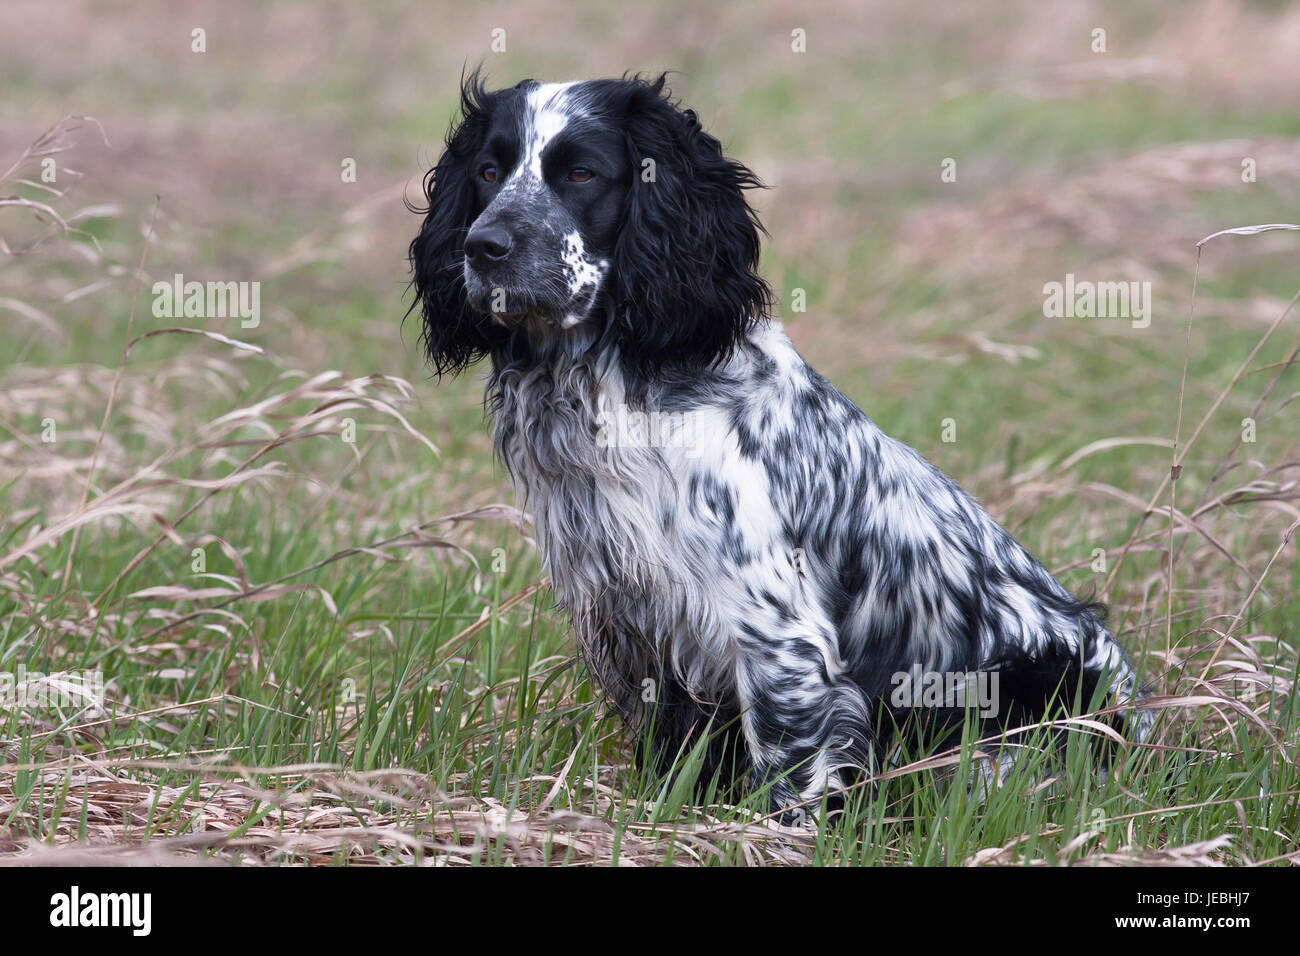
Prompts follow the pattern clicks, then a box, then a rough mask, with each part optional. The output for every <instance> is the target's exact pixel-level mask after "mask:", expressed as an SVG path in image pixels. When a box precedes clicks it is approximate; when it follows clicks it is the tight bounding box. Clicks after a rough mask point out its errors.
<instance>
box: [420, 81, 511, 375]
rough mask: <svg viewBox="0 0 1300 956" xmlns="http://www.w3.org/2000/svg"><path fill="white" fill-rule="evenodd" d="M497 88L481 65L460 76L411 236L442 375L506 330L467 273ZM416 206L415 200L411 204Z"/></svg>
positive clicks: (427, 328) (427, 327) (430, 341)
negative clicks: (480, 159) (475, 294)
mask: <svg viewBox="0 0 1300 956" xmlns="http://www.w3.org/2000/svg"><path fill="white" fill-rule="evenodd" d="M491 100H492V94H489V93H487V92H486V91H485V90H484V88H483V84H482V81H481V80H480V79H479V74H478V71H477V70H475V71H474V72H473V73H471V74H470V75H469V77H467V78H465V79H464V80H463V81H462V83H461V94H460V110H461V121H460V123H459V124H456V123H453V124H452V127H451V129H450V130H449V131H448V133H447V140H446V147H447V148H446V150H445V151H444V152H443V154H442V157H441V158H440V159H439V160H438V163H437V165H436V166H434V168H433V169H431V170H429V172H428V174H427V175H426V176H425V177H424V195H425V198H426V199H427V200H428V205H427V207H425V208H423V209H420V208H415V207H411V209H412V211H413V212H418V213H424V225H423V227H422V228H421V229H420V234H419V235H418V236H416V237H415V239H413V240H412V241H411V247H410V260H411V285H412V287H414V289H415V301H414V302H413V303H412V304H411V308H410V310H408V312H407V314H408V315H409V314H410V312H411V311H414V310H415V309H416V308H417V307H418V308H419V310H420V313H421V317H422V319H423V326H424V328H423V339H424V345H425V348H426V351H427V352H428V359H429V362H430V364H431V365H433V367H434V369H435V371H436V372H437V373H438V375H443V374H445V373H448V372H450V373H451V374H452V375H455V374H456V373H457V372H460V371H462V370H463V369H464V368H466V367H467V366H469V365H472V364H474V363H475V362H477V361H478V360H479V359H481V358H483V357H484V356H485V355H487V354H488V352H489V350H490V349H491V347H492V345H493V343H494V342H495V340H496V337H497V336H498V335H499V334H500V333H499V330H498V329H496V328H494V327H493V326H492V324H491V321H490V320H489V319H487V318H486V317H484V316H482V315H479V314H478V313H477V312H475V311H474V310H472V309H470V308H469V306H468V304H467V302H466V298H465V279H464V275H463V271H462V270H463V264H464V257H465V252H464V246H465V236H466V234H467V233H468V232H469V227H470V225H471V223H472V222H473V218H474V214H475V208H474V205H475V191H474V182H473V178H472V171H471V169H470V164H471V163H472V162H473V160H474V157H475V155H476V154H477V153H478V151H479V149H480V148H481V147H482V145H483V137H484V136H485V135H486V133H487V128H488V122H489V119H488V114H489V111H490V108H491ZM408 206H409V204H408Z"/></svg>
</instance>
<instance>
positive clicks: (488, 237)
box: [465, 226, 514, 269]
mask: <svg viewBox="0 0 1300 956" xmlns="http://www.w3.org/2000/svg"><path fill="white" fill-rule="evenodd" d="M512 245H514V240H513V238H512V237H511V235H510V232H509V231H508V230H506V229H505V228H503V227H501V226H480V227H477V228H474V229H471V230H470V232H469V235H468V236H466V237H465V258H466V259H468V260H469V264H470V265H472V266H474V267H475V268H476V269H481V268H483V267H484V266H490V265H494V264H496V263H498V262H501V261H502V260H504V259H505V258H506V257H507V256H509V255H510V247H511V246H512Z"/></svg>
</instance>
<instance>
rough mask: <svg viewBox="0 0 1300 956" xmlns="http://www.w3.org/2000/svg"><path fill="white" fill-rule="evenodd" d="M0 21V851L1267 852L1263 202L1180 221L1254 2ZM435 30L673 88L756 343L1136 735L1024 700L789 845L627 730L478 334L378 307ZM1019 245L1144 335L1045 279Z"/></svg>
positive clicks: (478, 51)
mask: <svg viewBox="0 0 1300 956" xmlns="http://www.w3.org/2000/svg"><path fill="white" fill-rule="evenodd" d="M1098 30H1101V31H1103V32H1102V34H1101V35H1100V40H1101V46H1102V48H1101V49H1098V43H1099V35H1098V33H1097V32H1096V31H1098ZM195 31H200V33H199V34H196V32H195ZM0 37H3V38H4V39H2V40H0V88H2V89H3V90H4V95H3V96H2V97H0V334H3V337H4V341H6V342H7V343H8V345H7V346H6V347H5V348H4V349H3V351H2V352H0V863H15V862H59V863H74V862H133V863H157V862H209V863H230V864H239V865H278V864H310V865H392V864H425V865H429V864H436V865H453V866H465V865H489V864H513V865H535V864H537V865H540V864H572V865H592V864H596V865H809V864H814V865H858V864H875V865H885V864H888V865H898V864H918V865H945V866H947V865H953V866H959V865H1034V866H1048V865H1111V864H1115V865H1127V864H1140V865H1150V866H1162V865H1187V864H1200V865H1204V864H1211V863H1215V864H1228V865H1263V864H1281V863H1288V862H1289V863H1295V862H1298V861H1300V769H1298V768H1297V763H1296V758H1297V749H1298V746H1297V745H1298V744H1300V714H1298V713H1297V698H1296V680H1297V666H1298V664H1297V647H1298V646H1300V561H1297V540H1296V531H1297V529H1298V528H1300V484H1297V479H1298V477H1300V411H1298V408H1300V405H1297V402H1296V399H1297V397H1298V396H1300V371H1297V369H1296V368H1295V363H1296V360H1297V356H1300V315H1297V310H1296V308H1295V302H1296V297H1297V296H1298V295H1300V270H1298V269H1297V263H1300V231H1294V230H1288V229H1271V230H1267V231H1258V232H1249V231H1238V232H1230V233H1228V234H1225V235H1217V236H1216V237H1215V238H1213V239H1210V240H1209V241H1208V242H1205V243H1204V244H1202V245H1198V243H1199V242H1200V241H1201V240H1203V239H1205V238H1206V237H1209V236H1211V235H1213V234H1216V233H1220V232H1222V231H1224V230H1234V229H1236V230H1240V229H1241V227H1249V226H1255V225H1259V224H1288V223H1294V222H1297V221H1300V212H1298V210H1300V202H1298V201H1300V112H1297V111H1296V110H1295V108H1294V104H1295V103H1297V102H1300V69H1298V68H1297V66H1296V58H1295V49H1296V48H1297V44H1298V43H1300V10H1296V9H1294V8H1291V7H1289V6H1288V5H1286V4H1283V3H1274V2H1263V0H1189V2H1186V3H1163V4H1158V3H1145V2H1144V3H1110V2H1093V3H1077V4H1068V5H1064V4H1035V3H1028V2H1011V3H992V2H987V3H985V2H980V3H967V4H935V5H922V4H916V3H909V2H900V0H877V2H870V3H862V2H850V0H825V2H819V3H815V4H810V5H795V4H790V3H785V2H782V0H762V2H756V3H746V4H739V3H736V4H725V5H719V6H710V5H705V4H699V3H688V2H680V0H656V2H654V3H646V4H637V5H633V6H630V7H626V8H615V7H612V6H604V5H590V6H586V7H582V8H576V7H574V6H572V5H569V4H557V3H529V4H523V3H516V2H508V3H490V4H479V5H474V6H469V5H460V4H455V5H453V4H446V3H441V2H440V3H433V4H416V3H404V2H397V0H381V2H378V3H374V4H366V5H365V6H364V7H353V6H349V5H345V4H335V3H325V4H307V3H294V2H255V0H232V2H225V3H218V2H201V3H194V4H188V5H185V6H184V7H180V8H175V7H172V6H168V7H167V8H166V9H163V8H157V9H155V8H153V7H151V6H149V5H138V6H133V7H130V8H126V7H123V8H113V9H112V10H111V11H109V10H108V9H107V8H104V7H102V6H100V5H97V4H93V3H90V2H88V0H87V2H81V0H57V2H41V0H8V2H6V3H5V4H4V5H3V7H0ZM200 38H201V44H200ZM801 41H802V42H801ZM196 45H201V46H202V49H201V50H199V49H197V48H196ZM480 61H481V62H482V63H483V66H484V70H485V72H486V73H487V75H488V76H489V78H490V80H491V81H492V83H493V84H494V85H507V84H513V83H515V82H517V81H518V80H519V79H522V78H524V77H529V76H532V77H538V78H542V79H548V80H558V79H571V78H581V77H587V76H605V75H619V74H622V73H623V72H624V71H643V72H652V73H653V72H659V71H662V70H675V71H677V72H676V73H674V74H673V75H672V76H671V86H672V87H673V90H674V92H675V94H676V95H677V96H678V97H680V98H681V99H682V100H683V101H684V102H685V103H686V104H688V105H690V106H691V107H693V108H695V109H696V110H697V111H698V112H699V114H700V115H701V117H703V119H704V121H705V125H706V126H707V127H708V128H710V129H711V130H712V131H713V132H714V133H715V134H716V135H717V136H719V137H720V138H721V139H722V141H723V142H724V143H725V144H726V147H727V150H728V153H729V155H732V156H734V157H736V158H738V159H740V160H742V161H743V162H745V163H746V164H747V165H749V166H750V167H751V168H753V169H754V171H755V172H756V173H757V174H758V175H759V176H760V177H761V178H762V179H763V180H764V181H765V182H766V183H767V184H768V185H769V186H770V188H769V189H767V190H765V191H763V192H762V193H761V194H759V195H757V196H755V197H754V200H755V202H756V204H757V206H758V207H759V208H760V211H761V214H762V217H763V219H764V222H765V224H766V226H767V228H768V230H769V232H770V237H769V239H768V240H767V241H766V243H765V248H764V260H763V266H764V272H765V274H766V275H767V276H768V278H769V279H770V281H771V283H772V285H773V288H774V289H775V290H776V292H777V297H778V300H779V305H778V315H779V317H780V318H781V320H782V321H783V322H784V323H785V325H786V328H787V331H788V333H789V334H790V336H791V338H792V339H793V340H794V342H795V344H796V346H797V347H798V348H799V350H800V351H801V352H802V353H803V354H804V355H805V356H806V357H807V358H808V359H809V361H810V362H811V363H812V364H813V365H814V366H815V367H817V368H818V369H819V370H820V371H821V372H822V373H823V374H824V375H826V376H827V377H828V378H830V379H831V380H832V381H833V382H834V383H835V384H836V385H837V386H838V387H839V388H840V389H841V390H842V391H844V392H845V394H847V395H848V396H849V397H850V398H852V399H853V400H854V401H855V402H856V403H857V404H858V405H859V406H860V407H861V408H863V409H864V410H865V411H866V412H867V413H868V414H869V415H870V416H871V417H872V418H873V419H874V420H875V421H876V422H877V423H878V424H880V425H881V427H882V428H884V429H885V430H886V431H887V432H889V433H890V434H892V435H894V436H896V437H898V438H900V439H902V440H903V441H906V442H907V443H908V444H910V445H912V446H913V447H915V448H917V449H918V450H919V451H920V452H921V453H922V454H923V455H924V456H925V457H926V458H928V459H929V460H930V461H932V462H933V463H934V464H935V465H937V466H938V467H939V468H941V469H942V470H943V471H945V472H946V473H947V474H949V475H950V476H952V477H953V478H954V479H955V480H957V481H958V483H959V484H961V485H962V486H963V487H965V488H966V489H967V490H968V491H970V492H971V493H972V494H973V495H974V496H975V497H976V498H977V499H978V500H979V501H980V502H981V503H982V504H983V505H984V506H985V507H986V508H988V509H989V510H990V511H991V512H992V513H993V514H994V515H995V516H996V517H997V518H998V519H999V520H1000V521H1002V522H1003V523H1004V524H1005V525H1006V526H1007V527H1008V528H1009V529H1010V530H1011V531H1012V533H1013V534H1015V535H1016V536H1017V538H1019V540H1021V541H1022V542H1023V543H1024V544H1025V545H1026V546H1027V547H1028V548H1029V550H1030V551H1031V552H1032V553H1034V554H1035V555H1036V556H1037V557H1038V558H1039V559H1040V560H1041V561H1042V562H1043V563H1044V564H1045V565H1046V566H1047V567H1048V568H1049V569H1051V570H1052V571H1053V572H1054V573H1055V574H1057V575H1058V577H1059V578H1060V579H1061V580H1062V582H1063V583H1065V584H1066V586H1067V587H1069V588H1070V589H1071V590H1072V591H1073V592H1074V593H1076V594H1079V595H1081V596H1085V597H1090V598H1094V599H1096V600H1100V601H1103V602H1105V603H1106V604H1107V605H1108V607H1109V609H1110V623H1111V625H1112V627H1113V629H1114V631H1115V633H1116V634H1117V635H1118V637H1119V639H1120V641H1121V642H1122V643H1123V644H1124V646H1125V647H1126V648H1128V649H1129V650H1130V652H1131V653H1132V655H1133V657H1134V659H1135V661H1136V662H1137V663H1138V664H1139V668H1140V670H1141V672H1142V674H1143V675H1144V677H1145V679H1146V680H1148V682H1149V683H1150V685H1151V686H1152V688H1153V691H1154V696H1153V697H1152V699H1151V701H1150V702H1149V704H1148V705H1149V706H1150V707H1152V708H1154V709H1156V710H1158V711H1159V714H1160V717H1159V723H1158V728H1159V733H1158V736H1157V738H1156V739H1155V740H1154V741H1152V742H1151V743H1149V744H1147V745H1143V746H1125V747H1123V748H1122V751H1121V753H1122V759H1120V760H1119V761H1118V762H1117V764H1116V767H1115V771H1114V773H1112V774H1110V775H1099V774H1098V773H1097V772H1096V768H1095V766H1094V765H1093V763H1092V761H1091V759H1090V754H1091V750H1090V748H1089V746H1088V744H1089V741H1090V740H1092V739H1094V738H1095V736H1096V735H1097V734H1099V733H1103V731H1102V730H1101V729H1099V727H1098V725H1097V724H1096V723H1095V722H1090V721H1088V720H1086V719H1085V720H1076V721H1072V722H1063V723H1060V724H1057V725H1056V726H1055V727H1054V728H1053V727H1040V728H1029V729H1026V730H1025V731H1024V732H1023V733H1021V734H1019V735H1017V736H1016V737H1015V739H1014V740H1013V744H1014V745H1015V746H1017V747H1018V748H1019V749H1020V750H1021V751H1022V752H1023V754H1024V759H1023V760H1022V761H1020V763H1019V764H1018V765H1017V768H1016V770H1015V772H1014V773H1013V774H1012V776H1011V777H1010V778H1009V779H1007V780H1005V781H1003V782H1002V783H1001V784H1000V785H999V786H997V787H996V788H994V789H992V791H991V792H988V793H974V794H973V793H971V792H970V791H969V790H968V788H966V787H964V786H957V785H952V784H951V780H952V779H954V778H956V779H962V778H963V775H965V774H968V773H969V771H970V769H971V768H972V766H976V765H978V764H980V762H981V761H983V760H986V759H988V757H989V755H990V754H992V753H993V750H994V748H995V747H996V746H997V743H998V742H997V741H990V740H974V739H972V740H968V742H967V746H965V747H964V748H963V749H962V750H961V751H960V752H958V753H952V754H942V755H929V756H926V755H918V754H911V753H905V752H902V751H901V750H899V751H897V752H895V753H894V754H893V755H892V759H891V761H890V763H889V766H888V768H887V769H886V770H885V771H884V772H883V773H882V774H881V776H880V778H879V779H877V780H876V781H874V783H873V786H871V787H868V788H863V789H862V790H860V791H859V792H857V793H856V794H855V795H854V796H853V798H852V799H851V800H850V801H849V805H848V807H847V809H846V812H845V813H844V814H842V815H841V816H838V817H835V818H833V819H830V820H828V819H826V818H825V817H821V818H820V819H819V820H817V821H815V822H814V825H813V826H812V827H810V828H800V827H788V826H781V825H779V823H778V822H777V821H775V820H774V819H772V817H771V816H770V815H769V814H767V813H766V810H765V807H764V804H763V800H762V796H763V795H762V794H761V793H760V794H755V793H747V792H743V791H741V792H734V791H729V790H726V789H725V788H722V787H721V786H718V785H716V783H715V782H710V781H702V782H701V781H696V780H695V779H694V774H693V770H694V768H695V764H696V761H695V760H694V757H695V756H696V755H691V754H685V755H683V758H682V767H683V772H682V773H681V774H679V775H678V776H675V777H666V776H662V775H659V774H656V773H654V772H649V771H643V770H640V769H638V768H637V767H636V766H635V762H634V760H633V752H632V745H631V742H630V741H628V740H627V739H625V737H624V736H623V734H622V732H621V728H620V726H619V724H618V722H617V720H615V719H613V718H612V717H611V716H609V715H608V714H607V713H606V711H605V709H604V707H603V705H602V703H601V701H600V698H599V695H598V694H597V693H596V692H595V691H594V690H593V688H592V686H591V685H590V683H589V682H588V680H587V676H586V674H585V672H584V670H583V668H582V667H581V665H580V664H579V663H578V662H577V661H576V660H575V650H574V646H573V644H572V641H571V638H570V635H569V633H568V631H567V627H566V623H565V621H564V619H563V618H562V616H561V615H560V614H558V613H557V612H556V610H555V609H554V606H553V599H552V597H551V594H550V591H549V588H548V584H547V581H546V579H545V575H544V571H543V569H542V567H541V562H540V560H539V558H538V555H537V551H536V547H535V544H534V542H533V540H532V538H531V537H530V528H529V525H528V521H527V516H526V515H525V514H523V513H521V512H520V511H519V510H518V509H517V508H516V505H515V502H514V498H513V493H512V490H511V487H510V485H509V482H508V479H507V477H506V476H505V475H504V473H503V471H502V469H501V468H500V467H499V466H498V465H497V464H496V463H495V462H494V461H493V458H492V454H491V447H490V440H489V436H488V431H487V427H486V424H485V422H484V420H483V412H482V407H481V401H482V376H483V369H481V368H480V369H476V370H473V371H472V372H471V373H470V374H468V375H466V376H464V377H462V378H461V379H458V380H444V381H441V382H439V381H437V380H435V379H434V378H433V377H432V375H431V374H430V372H429V371H428V369H427V368H426V366H425V365H424V362H423V357H422V353H421V347H420V342H419V327H418V317H412V318H411V319H410V320H404V315H405V313H406V310H407V308H408V306H409V305H410V295H409V291H408V289H407V287H406V283H407V281H408V278H409V272H408V269H407V264H406V248H407V244H408V243H409V241H410V239H411V237H412V236H414V234H415V232H416V230H417V228H418V223H419V216H418V215H417V214H415V213H413V212H412V211H410V210H409V209H408V208H407V204H406V201H409V202H410V203H413V204H417V205H418V203H419V202H420V200H421V198H422V197H421V195H420V191H419V187H420V180H421V177H422V176H423V174H424V172H425V171H426V170H427V169H428V167H429V166H430V165H431V164H432V162H433V161H434V160H435V159H436V157H437V155H438V153H439V151H440V148H441V140H442V137H443V135H444V133H445V131H446V129H447V126H448V123H449V122H450V121H451V119H452V118H453V116H454V114H455V109H456V103H457V94H458V83H459V79H460V76H461V73H462V69H463V68H464V67H465V66H466V65H467V64H468V65H469V66H473V65H474V64H476V63H478V62H480ZM177 276H181V277H183V279H182V280H181V281H182V287H183V283H184V282H189V281H194V282H200V283H208V282H215V283H223V284H224V283H236V284H239V283H256V284H257V286H256V288H257V290H258V299H257V306H258V307H257V309H256V314H253V310H251V309H250V310H248V314H245V315H243V316H240V315H233V316H226V317H221V316H214V315H213V314H211V311H212V310H210V309H208V308H207V307H206V304H205V306H204V308H203V309H199V310H197V314H191V315H186V314H185V309H184V308H183V307H180V308H168V307H164V306H162V305H160V294H159V293H157V292H155V283H163V284H164V285H168V284H174V283H175V282H176V281H177V279H176V277H177ZM1067 276H1069V277H1071V278H1070V280H1069V281H1071V282H1073V281H1074V280H1076V279H1077V280H1079V281H1093V282H1125V283H1129V282H1132V283H1137V284H1138V287H1143V286H1142V284H1143V283H1149V286H1146V287H1145V288H1148V289H1149V290H1150V300H1149V304H1150V306H1151V308H1150V314H1149V316H1148V319H1149V321H1145V322H1144V321H1141V320H1130V319H1129V318H1118V319H1117V318H1109V319H1101V318H1089V317H1082V316H1077V315H1076V316H1068V315H1052V314H1049V312H1050V311H1051V310H1050V309H1047V308H1045V291H1044V289H1045V286H1047V285H1048V284H1050V283H1065V282H1066V281H1067ZM249 288H251V286H250V287H249ZM246 302H247V300H246ZM247 304H251V302H248V303H247ZM172 305H176V303H172ZM160 313H161V314H160ZM1171 476H1172V478H1171ZM98 681H102V684H100V683H97V682H98ZM1061 728H1065V729H1067V730H1068V731H1069V735H1070V744H1069V747H1068V749H1067V752H1066V754H1065V756H1064V758H1063V759H1062V760H1060V761H1056V762H1053V761H1051V760H1049V759H1048V756H1047V754H1046V752H1045V751H1044V750H1043V748H1042V747H1041V746H1040V744H1041V743H1042V741H1043V740H1044V739H1045V737H1046V736H1047V734H1048V733H1049V732H1050V731H1051V730H1053V729H1061ZM697 783H701V784H702V790H703V793H702V795H701V794H700V793H697V791H696V790H695V789H694V787H695V785H696V784H697Z"/></svg>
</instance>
